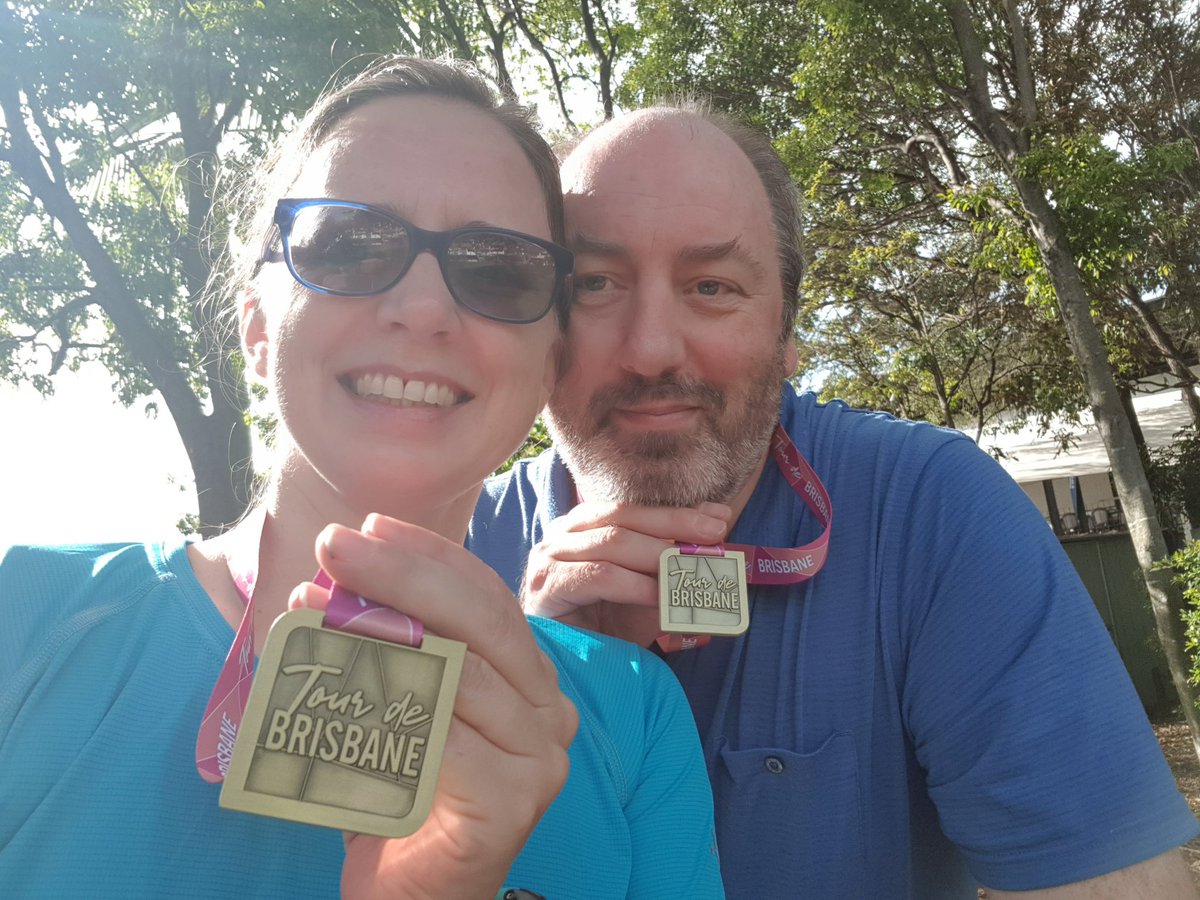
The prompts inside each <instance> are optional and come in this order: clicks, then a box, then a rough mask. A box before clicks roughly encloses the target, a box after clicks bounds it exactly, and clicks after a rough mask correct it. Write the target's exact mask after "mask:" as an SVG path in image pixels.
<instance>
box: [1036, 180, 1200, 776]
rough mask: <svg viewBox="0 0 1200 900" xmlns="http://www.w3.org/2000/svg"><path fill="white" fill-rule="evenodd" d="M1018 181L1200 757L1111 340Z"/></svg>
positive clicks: (1175, 622)
mask: <svg viewBox="0 0 1200 900" xmlns="http://www.w3.org/2000/svg"><path fill="white" fill-rule="evenodd" d="M1013 183H1014V184H1015V186H1016V188H1017V191H1018V192H1019V193H1020V195H1021V201H1022V204H1023V205H1024V207H1025V211H1026V214H1027V215H1028V217H1029V223H1030V226H1031V228H1032V231H1033V235H1034V239H1035V241H1036V242H1037V245H1038V250H1039V251H1040V253H1041V256H1042V260H1043V262H1044V263H1045V265H1046V269H1047V271H1048V272H1049V274H1050V279H1051V282H1052V283H1053V284H1054V292H1055V295H1056V296H1057V299H1058V308H1059V312H1060V313H1061V315H1062V317H1063V323H1064V325H1065V326H1066V329H1067V335H1068V337H1069V339H1070V341H1071V349H1072V351H1073V352H1074V354H1075V359H1076V362H1077V363H1078V365H1079V369H1080V372H1081V374H1082V375H1083V384H1084V390H1085V392H1086V393H1087V397H1088V402H1089V404H1090V405H1091V407H1092V414H1093V415H1094V416H1095V419H1096V426H1097V428H1098V429H1099V430H1100V437H1101V438H1102V439H1103V441H1104V447H1105V450H1106V451H1107V452H1108V461H1109V465H1110V466H1111V468H1112V474H1113V482H1114V483H1115V484H1116V487H1117V497H1118V498H1119V499H1120V501H1121V507H1122V509H1123V510H1124V511H1125V520H1126V523H1127V524H1128V526H1129V536H1130V538H1131V539H1132V541H1133V550H1134V553H1135V555H1136V556H1137V561H1138V567H1139V568H1140V569H1141V570H1142V577H1143V578H1144V579H1145V582H1146V591H1147V593H1148V594H1149V595H1150V606H1151V609H1152V610H1153V612H1154V621H1155V625H1156V626H1157V629H1158V639H1159V641H1160V642H1161V643H1162V647H1163V652H1164V653H1165V654H1166V657H1167V666H1168V667H1169V668H1170V671H1171V680H1172V681H1173V682H1174V684H1175V690H1176V692H1177V693H1178V695H1179V703H1180V705H1181V706H1182V707H1183V714H1184V717H1185V718H1186V719H1187V722H1188V727H1189V729H1190V730H1191V734H1192V746H1193V748H1194V749H1195V751H1196V755H1197V756H1198V757H1200V710H1197V708H1196V702H1195V698H1194V697H1193V694H1192V688H1191V685H1190V684H1189V682H1188V672H1189V670H1190V666H1189V664H1188V658H1187V652H1186V650H1185V649H1184V648H1185V645H1186V634H1185V630H1184V625H1183V612H1184V609H1185V606H1184V601H1183V595H1182V593H1181V592H1180V590H1179V588H1178V587H1177V586H1176V585H1175V584H1174V582H1173V580H1172V577H1171V573H1170V571H1168V570H1163V569H1155V568H1154V563H1155V562H1156V561H1158V560H1161V559H1163V558H1164V557H1166V556H1167V544H1166V539H1165V538H1164V536H1163V530H1162V525H1161V524H1160V523H1159V520H1158V513H1157V511H1156V510H1155V507H1154V498H1153V496H1152V495H1151V493H1150V482H1149V480H1148V479H1147V478H1146V469H1145V466H1144V465H1143V463H1142V458H1141V454H1140V453H1138V448H1137V443H1136V441H1135V439H1134V434H1133V428H1132V426H1131V425H1130V422H1129V417H1128V416H1127V415H1126V414H1125V409H1124V407H1123V406H1122V404H1121V397H1120V393H1119V392H1118V390H1117V384H1116V381H1115V379H1114V378H1113V374H1112V369H1111V368H1110V366H1109V364H1108V353H1107V350H1106V348H1105V346H1104V341H1103V340H1102V339H1101V337H1100V331H1099V329H1097V328H1096V323H1095V322H1093V321H1092V311H1091V302H1090V299H1089V298H1088V296H1087V292H1086V291H1085V290H1084V287H1083V282H1082V281H1081V280H1080V278H1079V271H1078V269H1077V268H1076V265H1075V259H1074V256H1073V255H1072V254H1071V251H1070V248H1069V246H1068V243H1067V238H1066V235H1065V234H1064V232H1063V229H1062V226H1061V224H1060V223H1059V221H1058V217H1057V215H1056V214H1055V212H1054V209H1053V208H1052V207H1051V206H1050V204H1049V202H1047V200H1046V196H1045V194H1044V193H1043V192H1042V190H1041V188H1040V186H1038V185H1036V184H1033V183H1031V182H1029V181H1026V180H1025V179H1022V178H1018V177H1016V176H1014V177H1013Z"/></svg>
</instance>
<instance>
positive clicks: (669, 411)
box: [469, 109, 1197, 900]
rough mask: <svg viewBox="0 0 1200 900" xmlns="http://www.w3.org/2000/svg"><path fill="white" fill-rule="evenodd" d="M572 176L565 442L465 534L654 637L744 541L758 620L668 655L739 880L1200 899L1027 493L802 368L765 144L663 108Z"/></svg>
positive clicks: (489, 553) (1085, 603) (962, 452)
mask: <svg viewBox="0 0 1200 900" xmlns="http://www.w3.org/2000/svg"><path fill="white" fill-rule="evenodd" d="M563 186H564V190H565V191H566V202H567V224H568V235H569V238H570V240H571V242H572V244H573V248H574V250H575V252H576V275H575V279H576V292H577V296H576V302H575V305H574V307H573V310H572V313H571V322H570V327H569V330H568V346H567V347H566V353H565V357H564V361H563V366H562V377H561V380H560V382H559V384H558V387H557V388H556V390H555V392H554V394H553V396H552V398H551V401H550V405H549V408H548V421H549V424H550V428H551V432H552V434H553V436H554V438H555V448H554V449H553V450H551V451H548V452H547V453H545V454H543V455H542V456H541V457H539V458H538V459H537V460H535V461H531V462H523V463H520V464H518V465H517V466H516V467H515V468H514V470H513V471H512V472H510V473H508V474H506V475H504V476H500V477H498V478H496V479H493V480H492V481H490V482H489V483H488V485H487V486H486V488H485V491H484V494H483V496H482V497H481V499H480V503H479V506H478V508H477V510H476V514H475V518H474V520H473V523H472V530H471V535H470V538H469V546H470V548H471V549H472V550H473V551H474V552H476V553H477V554H479V555H480V556H482V557H483V558H484V559H485V560H487V561H488V562H489V563H490V564H492V565H493V566H494V567H495V568H496V569H497V570H498V571H499V572H500V573H501V575H503V576H504V577H505V578H506V579H507V580H508V582H509V583H510V585H511V586H512V587H513V589H514V591H516V590H520V591H522V592H523V598H524V602H525V604H526V608H527V610H528V611H529V612H532V613H537V614H541V615H549V616H553V617H555V618H559V619H562V620H564V621H568V622H572V623H574V624H577V625H581V626H583V627H587V628H592V629H595V630H599V631H604V632H607V633H610V634H615V635H618V636H621V637H625V638H627V639H629V640H632V641H635V642H637V643H640V644H643V645H649V644H651V643H652V642H654V640H655V638H656V636H657V635H658V632H659V613H658V608H657V606H658V584H657V582H658V573H659V556H660V554H662V552H663V551H664V550H667V549H670V548H673V547H679V546H680V545H684V546H683V552H685V553H695V552H697V551H699V552H701V553H710V554H711V553H714V552H715V553H721V552H723V550H722V548H721V547H720V546H717V547H714V546H712V545H717V544H718V542H722V541H726V540H727V541H729V542H730V543H729V546H730V547H732V546H733V545H734V544H738V545H743V546H744V547H745V548H746V552H747V555H748V558H749V559H750V560H751V564H750V565H749V566H747V568H748V569H749V573H748V574H749V579H748V580H749V581H750V590H749V600H748V605H749V607H750V626H749V630H748V631H747V632H746V633H744V634H742V635H741V636H738V637H714V638H713V639H712V640H711V642H709V643H708V644H707V645H705V646H701V647H699V648H697V649H686V650H683V651H681V652H673V653H669V654H667V658H668V661H669V663H670V665H671V666H672V668H673V669H674V670H675V672H676V674H677V675H678V677H679V679H680V681H681V682H682V683H683V686H684V688H685V690H686V692H687V694H688V697H689V700H690V701H691V704H692V709H693V712H694V714H695V717H696V722H697V726H698V728H699V731H700V735H701V739H702V741H703V743H704V748H705V754H706V758H707V763H708V768H709V776H710V778H711V780H712V785H713V791H714V798H715V802H716V814H717V834H718V847H719V850H720V854H721V861H722V872H723V875H724V879H725V885H726V889H727V892H728V894H729V896H731V897H749V898H773V897H790V896H801V895H802V896H811V897H821V898H830V897H847V898H856V900H857V898H866V897H881V898H897V897H913V898H921V900H926V898H942V897H946V898H950V897H955V898H959V897H975V896H976V890H975V885H977V884H980V883H982V884H984V885H986V886H987V887H988V890H989V896H990V897H1000V896H1006V892H1009V891H1029V892H1031V893H1030V894H1028V896H1032V897H1055V898H1071V897H1109V896H1111V897H1155V898H1166V897H1190V896H1195V894H1194V892H1193V889H1192V886H1191V882H1190V878H1189V873H1188V870H1187V867H1186V865H1185V864H1184V863H1183V862H1182V859H1181V857H1180V856H1179V854H1178V853H1177V852H1176V851H1175V850H1174V848H1176V847H1177V846H1178V845H1180V844H1181V843H1183V842H1185V841H1187V840H1189V839H1190V838H1192V837H1194V836H1195V835H1196V833H1197V824H1196V820H1195V819H1194V818H1193V817H1192V815H1191V814H1190V812H1189V811H1188V809H1187V805H1186V803H1185V802H1184V800H1183V798H1182V797H1181V796H1180V795H1179V793H1178V791H1177V789H1176V787H1175V783H1174V779H1173V778H1172V776H1171V773H1170V771H1169V769H1168V768H1167V766H1166V763H1165V761H1164V760H1163V758H1162V754H1161V752H1160V751H1159V748H1158V745H1157V742H1156V740H1155V738H1154V734H1153V732H1152V730H1151V729H1150V727H1149V725H1148V723H1147V722H1146V719H1145V715H1144V713H1143V711H1142V709H1141V705H1140V703H1139V702H1138V698H1137V695H1136V693H1135V692H1134V690H1133V687H1132V685H1131V684H1130V682H1129V679H1128V676H1127V675H1126V674H1125V671H1124V668H1123V666H1122V664H1121V661H1120V659H1119V657H1118V656H1117V654H1116V651H1115V649H1114V647H1113V645H1112V641H1111V640H1110V639H1109V637H1108V635H1107V633H1106V632H1105V629H1104V625H1103V623H1102V622H1101V620H1100V618H1099V616H1098V615H1097V612H1096V609H1095V607H1094V605H1093V604H1092V601H1091V599H1090V598H1089V596H1088V594H1087V593H1086V591H1085V590H1084V588H1083V586H1082V585H1081V584H1080V582H1079V579H1078V577H1077V576H1076V575H1075V572H1074V570H1073V569H1072V567H1071V565H1070V562H1069V561H1068V560H1067V558H1066V557H1065V555H1064V554H1063V552H1062V550H1061V548H1060V547H1059V546H1058V544H1057V542H1056V540H1055V539H1054V537H1053V535H1052V534H1051V533H1050V532H1049V530H1047V529H1046V527H1045V523H1044V522H1043V521H1042V519H1041V517H1040V515H1039V514H1038V513H1037V511H1036V510H1035V509H1034V508H1033V506H1032V505H1031V504H1029V503H1028V501H1027V500H1026V499H1025V497H1024V495H1023V494H1022V492H1021V491H1020V489H1019V488H1017V486H1016V485H1015V484H1013V482H1012V481H1011V479H1009V478H1008V477H1007V476H1006V475H1005V474H1004V472H1003V471H1002V470H1001V469H1000V468H999V467H998V466H997V465H996V464H995V463H994V462H993V461H992V460H991V459H989V458H988V457H987V456H986V454H984V453H982V452H981V451H979V450H978V448H977V447H976V446H975V445H974V444H973V443H972V442H971V441H970V440H969V439H967V438H966V437H964V436H963V435H961V434H958V433H956V432H950V431H946V430H942V429H938V428H934V427H932V426H929V425H924V424H916V423H912V422H903V421H899V420H896V419H892V418H890V417H888V416H884V415H881V414H873V413H866V412H861V411H856V410H852V409H849V408H847V407H846V406H844V405H843V404H840V403H830V404H820V403H818V402H817V401H816V399H815V398H814V397H813V396H812V395H797V394H796V392H795V391H794V390H793V389H792V388H791V386H790V385H788V384H787V383H786V379H787V377H788V376H789V375H790V374H791V373H792V371H793V370H794V368H795V366H796V348H795V343H794V338H793V320H794V316H795V306H796V301H797V294H798V286H799V282H800V278H801V276H802V274H803V262H802V257H801V254H800V231H799V224H798V216H797V208H796V198H795V194H794V189H793V186H792V184H791V181H790V178H789V176H788V173H787V170H786V168H785V166H784V165H783V163H782V162H781V161H780V160H779V158H778V157H777V156H776V155H775V153H774V151H773V150H772V149H771V147H770V145H769V143H768V142H766V140H765V139H763V138H762V137H761V136H758V135H756V134H755V133H753V132H750V131H748V130H746V129H744V128H742V127H740V126H738V125H736V124H735V123H732V122H729V121H725V120H723V119H720V118H717V117H713V116H711V115H708V114H702V113H699V112H696V111H686V112H685V111H680V110H672V109H651V110H644V111H641V112H638V113H634V114H631V115H629V116H626V117H624V118H621V119H618V120H616V121H614V122H610V123H608V124H606V125H604V126H603V127H601V128H599V129H598V130H596V131H595V132H593V133H592V134H591V135H590V136H589V137H588V138H587V139H585V140H584V141H583V142H582V143H581V144H580V145H579V146H578V147H577V148H576V149H575V150H574V152H572V153H571V155H570V156H569V157H568V159H567V160H566V162H565V163H564V166H563ZM777 423H778V425H780V426H782V430H781V431H779V430H777ZM804 460H806V461H807V464H811V471H810V470H808V468H807V465H806V464H805V463H804ZM822 483H823V486H822ZM826 489H827V493H826V492H825V491H826ZM830 505H832V509H830ZM686 545H704V546H701V547H699V548H696V547H688V546H686ZM526 551H528V553H529V561H528V565H527V567H524V568H523V567H522V565H521V562H519V561H518V560H524V558H525V554H526ZM826 553H827V556H826V555H825V554H826ZM677 644H678V641H676V645H677ZM668 646H672V645H669V644H668ZM1023 896H1024V895H1023Z"/></svg>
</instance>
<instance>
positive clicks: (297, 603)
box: [288, 584, 308, 609]
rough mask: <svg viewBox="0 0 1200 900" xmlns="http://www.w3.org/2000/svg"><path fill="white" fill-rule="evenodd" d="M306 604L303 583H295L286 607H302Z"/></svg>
mask: <svg viewBox="0 0 1200 900" xmlns="http://www.w3.org/2000/svg"><path fill="white" fill-rule="evenodd" d="M307 606H308V604H307V603H306V602H304V585H300V584H298V585H296V587H295V588H293V589H292V595H291V596H290V597H288V609H304V608H305V607H307Z"/></svg>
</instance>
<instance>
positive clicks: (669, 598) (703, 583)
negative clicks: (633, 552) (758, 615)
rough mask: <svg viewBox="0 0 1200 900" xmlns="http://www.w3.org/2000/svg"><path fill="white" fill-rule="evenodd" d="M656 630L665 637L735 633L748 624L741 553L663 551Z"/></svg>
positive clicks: (730, 551)
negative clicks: (709, 553)
mask: <svg viewBox="0 0 1200 900" xmlns="http://www.w3.org/2000/svg"><path fill="white" fill-rule="evenodd" d="M658 610H659V627H660V628H662V630H663V631H664V632H667V633H668V634H720V635H727V636H729V635H738V634H741V633H742V632H743V631H745V630H746V629H747V628H748V627H749V626H750V606H749V594H748V592H747V590H746V555H745V554H744V553H742V552H740V551H738V550H726V551H725V554H724V555H723V556H708V555H701V554H691V553H681V552H680V551H679V548H678V547H672V548H671V549H669V550H664V551H663V554H662V556H661V557H659V561H658Z"/></svg>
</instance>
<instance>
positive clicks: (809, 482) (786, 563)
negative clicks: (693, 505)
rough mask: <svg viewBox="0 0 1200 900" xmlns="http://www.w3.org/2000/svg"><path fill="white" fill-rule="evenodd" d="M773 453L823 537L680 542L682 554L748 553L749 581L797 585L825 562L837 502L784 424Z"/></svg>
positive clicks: (773, 437) (776, 435)
mask: <svg viewBox="0 0 1200 900" xmlns="http://www.w3.org/2000/svg"><path fill="white" fill-rule="evenodd" d="M771 455H772V457H774V459H775V463H776V465H778V466H779V471H780V472H781V473H782V474H783V477H784V478H786V479H787V482H788V484H790V485H791V486H792V490H794V491H795V492H796V493H797V494H799V495H800V496H801V497H802V498H803V499H804V502H805V503H807V504H808V508H809V509H811V510H812V511H813V514H814V515H815V516H816V517H817V519H818V520H819V521H820V522H821V525H822V526H823V527H822V530H821V534H820V536H819V537H818V538H817V539H816V540H814V541H810V542H809V543H807V544H805V545H804V546H803V547H759V546H755V545H753V544H712V545H704V544H680V545H679V552H680V553H691V554H695V555H697V556H724V555H725V551H726V550H740V551H741V552H743V553H745V554H746V582H747V583H748V584H796V583H797V582H801V581H807V580H808V579H809V578H812V577H813V576H814V575H816V574H817V573H818V572H819V571H821V567H822V566H824V565H825V558H826V556H828V554H829V532H830V529H831V527H832V525H833V502H832V501H831V500H830V499H829V492H828V491H827V490H825V485H823V484H822V483H821V479H820V478H818V477H817V473H816V472H814V471H813V468H812V466H810V465H809V464H808V460H806V459H805V458H804V457H803V456H801V455H800V451H799V450H797V449H796V445H795V444H793V443H792V439H791V438H790V437H788V433H787V432H786V431H784V430H783V426H782V425H776V426H775V432H774V433H773V434H772V435H771Z"/></svg>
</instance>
